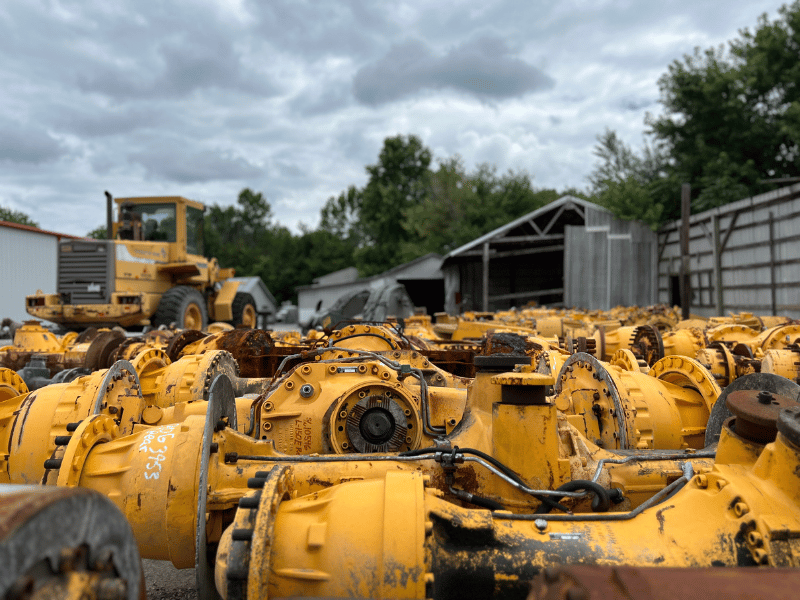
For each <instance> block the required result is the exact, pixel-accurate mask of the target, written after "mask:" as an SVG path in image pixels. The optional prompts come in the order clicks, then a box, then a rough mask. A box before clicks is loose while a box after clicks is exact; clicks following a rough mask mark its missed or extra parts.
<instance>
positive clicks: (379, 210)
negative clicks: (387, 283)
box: [355, 135, 431, 275]
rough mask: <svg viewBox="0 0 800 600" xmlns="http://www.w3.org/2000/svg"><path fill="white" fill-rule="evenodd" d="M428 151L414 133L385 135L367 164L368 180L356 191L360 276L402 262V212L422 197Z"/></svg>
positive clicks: (403, 240) (357, 258)
mask: <svg viewBox="0 0 800 600" xmlns="http://www.w3.org/2000/svg"><path fill="white" fill-rule="evenodd" d="M430 163H431V151H430V150H429V149H428V148H426V147H425V146H424V145H423V144H422V141H421V140H420V139H419V138H418V137H417V136H415V135H409V136H402V135H398V136H395V137H390V138H386V140H384V142H383V148H382V149H381V152H380V154H379V156H378V162H377V163H375V164H374V165H369V166H367V173H368V174H369V180H368V181H367V185H366V186H364V189H363V190H361V194H360V205H359V209H358V212H359V224H360V231H361V232H362V233H363V240H362V242H361V245H360V246H359V248H358V249H356V251H355V258H356V264H357V266H358V268H359V271H360V272H361V273H362V274H363V275H373V274H376V273H381V272H383V271H385V270H387V269H389V268H391V267H393V266H396V265H397V264H400V263H401V262H402V255H403V253H402V247H403V245H404V243H405V242H407V241H408V240H409V236H408V233H407V231H406V229H405V228H404V227H403V219H404V216H405V213H406V211H407V210H408V209H409V208H411V207H413V206H417V205H419V204H420V203H421V202H422V200H423V199H424V197H425V194H426V189H427V184H428V179H429V177H430V168H429V167H430Z"/></svg>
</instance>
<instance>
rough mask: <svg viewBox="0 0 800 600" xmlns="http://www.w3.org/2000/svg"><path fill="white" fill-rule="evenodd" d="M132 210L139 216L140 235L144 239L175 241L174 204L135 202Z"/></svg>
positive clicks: (150, 240)
mask: <svg viewBox="0 0 800 600" xmlns="http://www.w3.org/2000/svg"><path fill="white" fill-rule="evenodd" d="M132 212H134V213H136V214H137V215H139V217H140V218H141V223H142V237H143V238H144V240H145V241H149V242H174V241H175V234H176V229H175V205H174V204H137V205H135V206H134V207H133V209H132Z"/></svg>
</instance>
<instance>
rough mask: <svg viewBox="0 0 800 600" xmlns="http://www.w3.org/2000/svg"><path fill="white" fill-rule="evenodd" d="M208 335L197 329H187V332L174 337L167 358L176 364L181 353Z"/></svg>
mask: <svg viewBox="0 0 800 600" xmlns="http://www.w3.org/2000/svg"><path fill="white" fill-rule="evenodd" d="M207 335H208V334H207V333H203V332H202V331H198V330H197V329H186V330H185V331H182V332H180V333H179V334H178V335H176V336H173V337H172V339H171V340H170V341H169V344H168V345H167V356H168V357H169V359H170V360H171V361H172V362H175V361H176V360H178V359H179V358H180V356H181V351H182V350H183V349H184V348H185V347H186V346H188V345H189V344H193V343H194V342H196V341H197V340H202V339H203V338H204V337H206V336H207Z"/></svg>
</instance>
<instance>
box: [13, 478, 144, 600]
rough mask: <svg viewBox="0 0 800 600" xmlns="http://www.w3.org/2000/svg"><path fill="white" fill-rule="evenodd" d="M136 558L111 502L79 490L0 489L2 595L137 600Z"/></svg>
mask: <svg viewBox="0 0 800 600" xmlns="http://www.w3.org/2000/svg"><path fill="white" fill-rule="evenodd" d="M143 583H144V581H143V576H142V566H141V560H140V558H139V552H138V549H137V546H136V540H135V539H134V537H133V532H132V530H131V527H130V525H129V524H128V523H127V521H126V520H125V518H124V517H123V515H122V514H121V513H120V512H119V510H118V509H117V508H116V507H115V506H114V505H113V504H112V503H111V501H110V500H108V499H107V498H105V497H103V496H102V495H101V494H99V493H97V492H93V491H91V490H87V489H81V488H62V489H54V488H51V487H31V486H0V595H2V596H3V597H15V598H75V599H76V600H77V599H78V598H81V599H83V598H85V599H87V600H92V599H95V598H96V599H98V600H99V599H101V598H103V599H106V600H137V599H138V598H143V597H144V590H143V589H142V584H143Z"/></svg>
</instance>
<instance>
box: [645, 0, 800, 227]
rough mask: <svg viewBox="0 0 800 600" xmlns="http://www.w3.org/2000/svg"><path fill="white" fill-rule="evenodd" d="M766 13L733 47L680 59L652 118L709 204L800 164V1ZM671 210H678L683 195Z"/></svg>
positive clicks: (699, 202)
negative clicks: (771, 16) (659, 112)
mask: <svg viewBox="0 0 800 600" xmlns="http://www.w3.org/2000/svg"><path fill="white" fill-rule="evenodd" d="M779 15H780V16H779V18H778V19H776V20H775V21H770V20H769V19H768V17H767V15H762V16H761V17H760V19H759V21H758V24H757V27H756V29H755V31H754V32H750V31H748V30H743V31H742V32H740V37H738V38H737V39H734V40H732V41H731V42H729V44H728V51H727V52H726V50H725V48H723V47H720V48H711V49H707V50H705V51H701V50H700V49H695V51H694V53H693V54H691V55H686V56H684V57H683V58H682V59H681V60H676V61H674V62H673V63H672V64H671V65H670V66H669V68H668V70H667V73H666V74H664V75H663V76H662V77H661V79H660V80H659V86H660V89H661V103H662V104H663V106H664V113H663V114H662V115H660V116H658V117H655V118H650V119H649V120H648V124H649V125H650V127H651V130H652V133H653V134H654V135H655V137H656V139H657V140H659V141H660V142H662V143H664V144H665V146H666V148H667V150H668V152H669V155H670V157H671V163H670V170H671V172H672V175H673V179H674V181H676V182H677V181H686V182H689V183H691V184H692V188H693V208H694V209H695V210H704V209H707V208H711V207H713V206H719V205H721V204H725V203H727V202H730V201H731V200H733V199H739V198H741V197H743V196H747V195H749V194H755V193H759V192H762V191H765V190H766V189H768V187H767V186H765V184H764V183H763V180H764V179H771V178H780V177H789V176H796V175H797V173H798V168H799V167H800V151H799V146H798V143H799V142H800V135H799V134H800V126H798V124H800V120H799V119H798V117H800V61H798V52H800V2H794V3H792V4H790V5H785V6H783V7H782V8H781V9H780V10H779ZM671 202H672V203H673V206H672V207H668V210H667V211H666V213H667V214H670V215H672V214H674V213H676V209H675V208H674V207H675V206H677V205H679V193H678V192H677V191H676V192H675V194H674V197H673V198H672V199H671Z"/></svg>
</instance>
